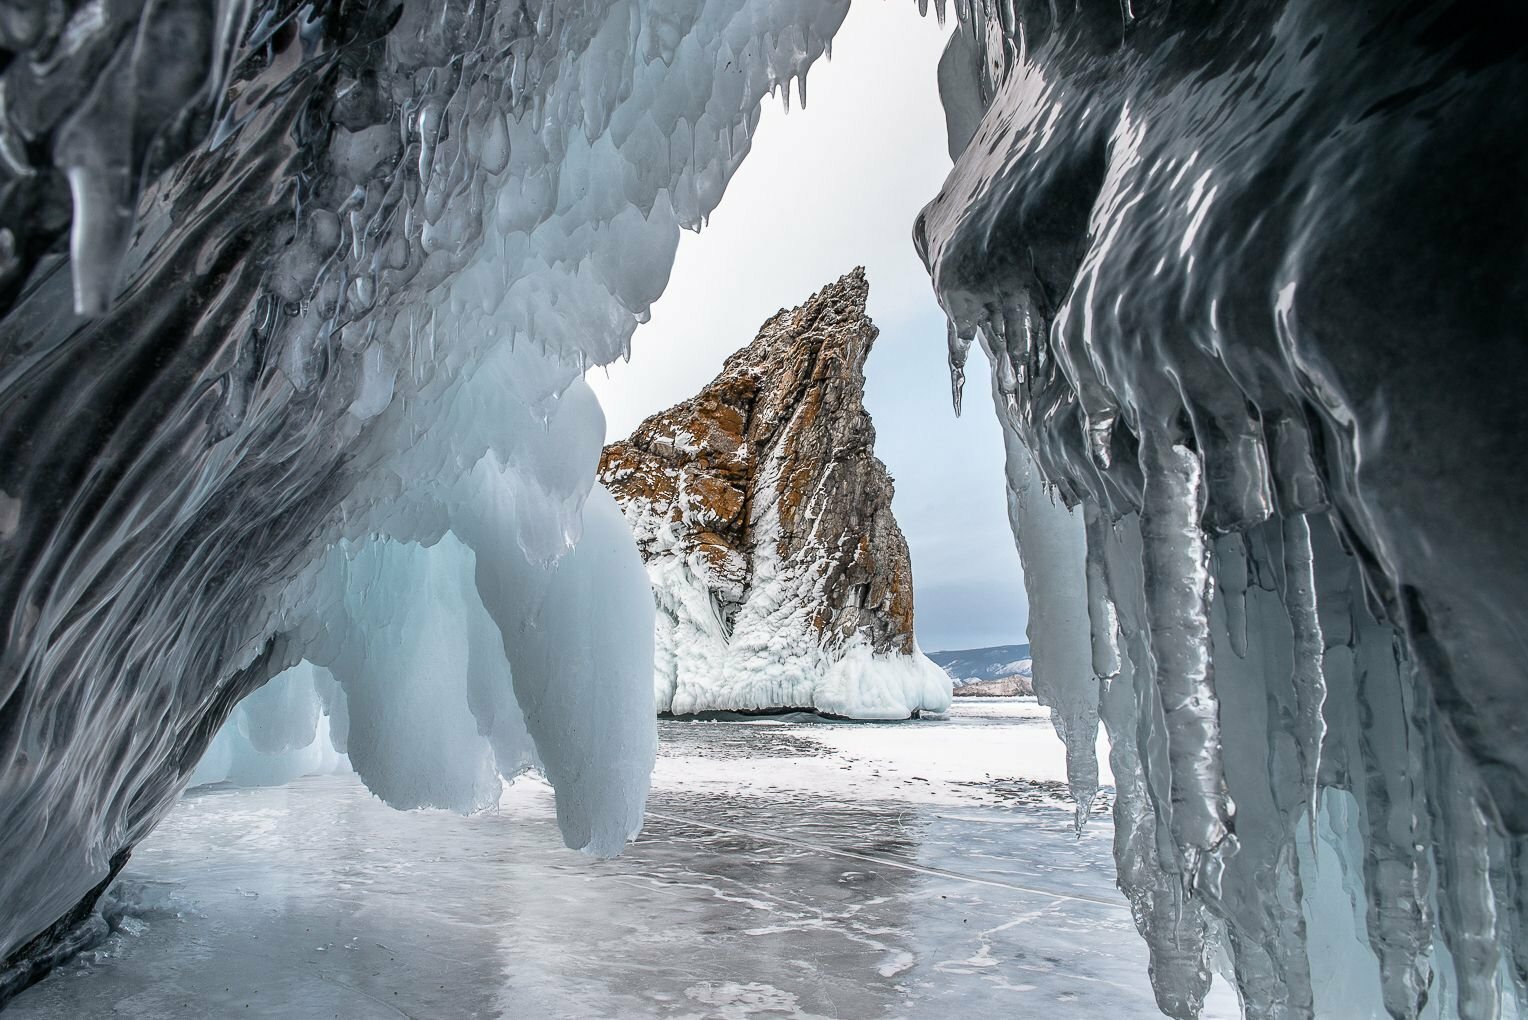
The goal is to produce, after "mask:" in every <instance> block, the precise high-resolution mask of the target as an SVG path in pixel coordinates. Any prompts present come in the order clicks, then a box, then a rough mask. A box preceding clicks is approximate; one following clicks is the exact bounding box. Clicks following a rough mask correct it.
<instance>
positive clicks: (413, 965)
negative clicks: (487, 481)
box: [7, 699, 1237, 1020]
mask: <svg viewBox="0 0 1528 1020" xmlns="http://www.w3.org/2000/svg"><path fill="white" fill-rule="evenodd" d="M659 730H660V734H659V738H660V749H659V760H658V767H657V770H656V772H655V774H654V780H653V794H652V798H651V801H650V803H649V814H648V820H647V826H646V828H645V830H644V831H643V834H642V836H641V838H640V839H638V840H637V842H636V843H634V844H633V845H631V846H630V847H628V848H627V850H626V852H625V853H624V854H623V855H622V856H620V857H618V858H616V859H614V860H608V861H597V860H592V859H590V858H588V857H585V856H584V855H582V854H579V853H575V852H573V851H569V850H567V849H565V848H564V847H563V846H562V843H561V840H560V838H559V836H558V833H557V829H556V823H555V820H554V817H553V811H552V798H551V793H550V791H549V790H548V789H547V787H545V786H544V785H542V784H540V783H537V782H535V781H533V780H525V779H522V780H521V781H520V782H519V783H517V784H516V785H515V786H514V787H512V788H511V789H510V790H509V791H508V792H506V794H505V796H504V798H503V801H502V803H501V808H500V810H499V811H498V812H494V813H486V814H481V815H477V816H473V817H468V818H464V817H460V816H457V815H452V814H448V813H443V812H434V811H429V812H408V813H403V812H397V811H393V810H392V809H390V808H388V807H386V806H384V805H383V804H382V803H381V802H380V801H378V800H376V799H375V798H373V797H372V796H371V795H370V794H369V793H367V791H366V790H365V788H364V787H362V786H361V785H360V783H359V781H358V780H357V779H356V778H355V777H354V776H353V775H342V776H328V777H321V778H309V779H304V780H301V781H299V782H297V783H294V784H292V785H290V786H286V787H279V788H271V789H256V790H249V789H231V788H230V789H219V788H204V789H202V790H197V791H193V792H191V793H190V794H188V795H187V796H186V798H185V800H184V801H183V802H182V804H181V806H180V807H179V808H177V809H176V811H175V812H174V813H173V814H172V815H171V816H170V817H169V818H168V819H167V820H166V821H165V822H164V824H162V825H161V826H160V827H159V829H158V830H157V831H156V832H155V833H154V835H153V836H152V837H151V838H150V839H149V840H148V841H147V842H145V843H144V844H143V845H142V846H140V847H139V849H138V851H137V852H136V854H135V855H134V857H133V859H132V861H131V863H130V864H129V865H128V868H127V870H126V872H125V873H124V878H123V880H122V884H121V885H122V889H123V896H124V898H125V899H126V900H127V901H129V902H133V903H136V904H138V906H136V907H135V908H134V909H133V910H131V911H130V912H129V913H128V914H127V915H126V916H125V917H124V918H123V919H122V920H121V921H120V922H118V926H117V930H116V931H115V932H114V933H113V935H112V936H111V938H110V939H109V940H108V941H107V942H106V943H105V944H104V945H103V946H101V947H100V948H99V949H97V950H95V951H92V952H90V953H87V954H85V955H84V956H82V957H81V958H79V959H77V960H76V961H74V962H73V963H71V964H69V965H67V966H65V967H63V968H61V969H59V970H58V971H56V972H55V973H54V974H53V975H52V976H51V977H49V978H48V979H47V980H46V981H44V982H42V983H41V984H39V985H37V986H35V987H34V988H32V989H30V990H29V991H27V992H25V993H23V994H22V995H21V996H19V997H18V998H17V999H16V1000H15V1001H14V1002H13V1003H12V1005H11V1007H10V1009H9V1010H8V1011H7V1020H12V1018H14V1020H27V1018H68V1020H78V1018H81V1017H98V1016H123V1017H232V1016H244V1017H249V1016H278V1017H329V1016H334V1017H344V1018H347V1020H351V1018H371V1017H389V1018H395V1017H419V1018H426V1017H428V1018H436V1017H479V1016H481V1017H513V1018H540V1017H576V1018H585V1017H646V1016H657V1017H687V1018H700V1017H715V1018H723V1020H732V1018H747V1017H812V1018H815V1017H834V1018H840V1020H850V1018H861V1017H864V1018H868V1017H928V1018H945V1017H954V1016H963V1015H969V1016H1006V1017H1043V1018H1047V1020H1050V1018H1062V1017H1078V1018H1084V1017H1086V1018H1093V1017H1103V1016H1108V1017H1113V1018H1118V1020H1125V1018H1135V1017H1151V1016H1156V1015H1157V1012H1156V1009H1155V1007H1154V1005H1153V1002H1152V997H1151V990H1150V988H1149V986H1148V984H1147V980H1146V954H1145V950H1144V948H1143V946H1142V944H1141V943H1140V941H1139V939H1138V938H1137V936H1136V933H1135V929H1134V926H1133V924H1132V922H1131V919H1130V915H1129V912H1128V910H1127V909H1126V907H1125V905H1124V900H1123V898H1122V897H1121V896H1120V895H1119V894H1118V893H1117V892H1116V891H1115V889H1114V885H1113V866H1112V863H1111V861H1110V840H1111V838H1112V835H1111V831H1110V825H1109V818H1108V815H1107V812H1106V809H1101V810H1100V811H1099V812H1098V813H1096V814H1095V816H1094V818H1093V820H1092V822H1090V824H1089V826H1088V828H1087V830H1086V831H1085V832H1084V834H1083V836H1082V838H1081V839H1080V840H1078V839H1074V838H1073V836H1072V827H1071V808H1070V805H1069V804H1068V803H1066V802H1065V801H1064V800H1063V799H1062V796H1063V793H1062V788H1061V786H1060V783H1059V780H1060V779H1061V778H1062V765H1061V745H1060V743H1059V742H1058V741H1057V740H1056V737H1055V735H1054V732H1053V731H1052V729H1051V726H1050V722H1049V720H1048V718H1047V717H1046V715H1045V714H1044V712H1043V711H1042V710H1040V709H1039V708H1038V707H1037V706H1036V705H1035V704H1034V702H1033V700H1031V699H1023V700H1012V701H1009V700H1001V701H982V702H977V703H964V702H957V703H956V705H955V708H954V710H953V712H952V714H951V716H950V717H949V718H948V719H943V720H921V721H915V722H907V723H894V724H865V723H825V722H820V721H808V720H795V719H786V720H767V721H765V720H754V721H747V722H680V721H671V720H665V721H660V723H659ZM1104 779H1105V781H1106V782H1107V781H1108V775H1107V772H1106V773H1105V776H1104ZM1103 799H1104V800H1105V801H1107V797H1105V798H1103ZM1205 1015H1206V1016H1207V1017H1232V1016H1235V1015H1237V1011H1236V1008H1235V1002H1234V999H1233V997H1232V996H1231V995H1230V994H1229V992H1228V991H1227V989H1226V987H1225V985H1224V983H1223V982H1220V981H1217V986H1216V990H1215V993H1214V995H1213V996H1212V999H1211V1003H1210V1008H1208V1009H1207V1010H1206V1013H1205Z"/></svg>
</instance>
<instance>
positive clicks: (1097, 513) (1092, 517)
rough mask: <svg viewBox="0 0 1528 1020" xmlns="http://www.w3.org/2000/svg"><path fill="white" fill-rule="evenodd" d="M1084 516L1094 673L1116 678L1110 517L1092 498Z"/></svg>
mask: <svg viewBox="0 0 1528 1020" xmlns="http://www.w3.org/2000/svg"><path fill="white" fill-rule="evenodd" d="M1082 520H1083V527H1084V528H1085V529H1086V532H1087V543H1088V563H1087V585H1088V629H1089V631H1090V632H1091V634H1092V638H1093V675H1094V676H1096V677H1098V678H1099V679H1100V680H1112V679H1114V677H1116V676H1118V675H1119V671H1120V652H1119V646H1118V644H1117V643H1116V640H1115V631H1116V629H1117V628H1116V625H1115V610H1114V603H1113V602H1112V601H1111V600H1110V598H1109V579H1108V565H1107V563H1106V562H1105V559H1104V556H1105V547H1106V545H1107V543H1108V541H1109V521H1108V518H1107V517H1105V516H1104V513H1103V511H1101V510H1100V509H1099V508H1098V505H1097V504H1096V503H1093V502H1091V501H1089V502H1088V503H1086V504H1084V505H1083V508H1082Z"/></svg>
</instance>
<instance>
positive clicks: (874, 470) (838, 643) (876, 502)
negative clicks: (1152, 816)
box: [600, 269, 950, 718]
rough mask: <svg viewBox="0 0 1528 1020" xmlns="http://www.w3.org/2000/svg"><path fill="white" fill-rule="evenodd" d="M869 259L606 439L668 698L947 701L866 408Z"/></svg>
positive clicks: (688, 707)
mask: <svg viewBox="0 0 1528 1020" xmlns="http://www.w3.org/2000/svg"><path fill="white" fill-rule="evenodd" d="M868 292H869V284H868V283H867V282H866V279H865V274H864V271H863V269H855V270H854V271H853V272H851V273H849V274H848V275H846V276H844V277H843V278H842V279H840V280H838V281H837V282H836V283H834V284H831V285H830V286H828V287H825V288H823V289H822V290H821V291H820V292H818V293H817V294H815V295H813V296H812V298H811V299H810V300H809V301H807V302H806V303H805V304H803V305H802V306H801V307H799V308H795V309H791V310H789V311H784V310H782V311H780V312H778V313H777V314H775V315H774V316H773V317H772V318H770V319H769V321H768V322H766V323H765V324H764V326H763V328H762V329H761V330H760V331H759V335H758V336H757V338H755V339H754V341H753V342H752V343H751V344H749V345H748V346H747V347H745V348H743V349H742V350H740V351H738V352H737V353H735V354H733V355H732V356H731V357H730V358H728V359H727V361H726V363H725V365H724V366H723V368H722V371H721V374H720V375H718V376H717V377H716V378H715V379H714V380H712V382H711V383H710V384H709V385H707V386H706V387H705V388H704V389H703V390H701V391H700V393H699V394H697V395H696V396H695V397H693V398H692V399H690V400H687V401H685V402H684V403H682V404H678V405H676V406H675V407H672V408H670V409H669V410H667V411H664V412H662V413H661V414H657V415H654V416H653V417H651V418H649V419H647V420H646V421H645V422H643V423H642V425H641V426H640V427H638V428H637V430H636V431H635V432H634V433H632V435H631V437H630V438H629V439H626V440H623V441H621V442H617V443H612V444H610V445H609V446H607V447H606V448H605V452H604V456H603V457H602V458H601V460H600V480H601V481H602V482H603V483H604V485H605V486H606V488H608V489H609V490H610V492H611V493H612V494H613V495H614V496H615V498H616V500H617V501H618V502H619V503H620V504H621V507H622V509H623V511H624V512H625V514H626V518H627V520H628V521H629V522H630V523H631V526H632V531H633V532H634V534H635V536H636V539H637V545H638V547H639V549H640V550H641V553H642V558H643V560H644V561H645V562H646V564H647V571H648V576H649V577H650V578H651V580H652V584H653V591H654V595H655V597H656V600H657V604H658V614H657V618H658V623H657V634H656V638H657V642H656V644H657V649H656V656H655V662H654V683H655V687H656V695H657V702H658V709H659V711H672V712H674V713H676V714H681V715H682V714H690V713H696V712H705V711H717V710H739V711H752V710H768V709H786V708H798V709H800V708H804V709H812V710H815V711H819V712H823V713H826V714H830V715H840V716H847V717H852V718H900V717H905V716H909V715H914V714H917V713H918V712H920V711H943V710H945V709H946V708H947V707H948V705H949V699H950V681H949V679H948V677H946V676H945V674H944V673H943V671H942V670H940V669H939V668H938V667H937V666H935V665H934V664H933V663H932V662H930V661H929V660H928V659H927V658H926V657H925V656H924V655H923V654H922V652H920V651H919V650H918V646H917V642H916V641H915V640H914V638H913V587H912V568H911V565H910V563H909V559H908V552H907V542H906V540H905V539H903V537H902V532H901V530H900V529H899V528H898V527H897V522H896V519H895V518H894V517H893V516H892V512H891V497H892V480H891V476H890V474H889V473H888V472H887V470H886V466H885V465H884V464H882V463H881V462H880V461H879V460H878V459H876V457H875V453H874V451H873V446H874V443H875V428H874V426H873V425H872V424H871V422H870V416H869V414H867V413H866V411H865V408H864V404H863V395H864V385H865V376H864V366H865V358H866V356H867V355H869V353H870V347H871V345H872V344H873V343H874V342H875V338H876V336H877V334H878V332H879V331H878V330H877V329H876V327H875V325H874V324H873V323H872V322H871V321H870V319H869V317H868V316H867V315H866V313H865V299H866V296H867V294H868Z"/></svg>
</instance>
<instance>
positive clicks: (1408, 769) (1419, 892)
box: [1353, 605, 1433, 1020]
mask: <svg viewBox="0 0 1528 1020" xmlns="http://www.w3.org/2000/svg"><path fill="white" fill-rule="evenodd" d="M1353 612H1354V624H1353V627H1354V633H1355V635H1356V640H1355V642H1354V650H1355V663H1354V665H1355V670H1356V675H1357V678H1358V702H1359V705H1360V706H1362V708H1361V710H1360V711H1359V713H1358V716H1359V725H1360V746H1361V749H1362V753H1363V758H1364V761H1365V763H1366V771H1365V776H1364V782H1363V783H1362V786H1361V787H1360V789H1361V792H1362V794H1363V802H1364V805H1365V811H1364V814H1363V815H1362V816H1361V818H1360V823H1361V825H1362V827H1363V830H1364V831H1363V837H1364V845H1365V846H1367V847H1368V849H1369V852H1368V853H1367V854H1366V855H1365V856H1364V860H1363V870H1364V891H1365V893H1366V896H1367V917H1366V922H1367V928H1368V934H1369V945H1370V946H1371V947H1372V948H1373V950H1374V954H1375V956H1377V957H1378V958H1379V964H1380V980H1381V986H1382V990H1383V995H1384V1000H1385V1010H1386V1012H1388V1013H1389V1014H1390V1015H1391V1016H1392V1017H1396V1018H1398V1020H1411V1018H1415V1017H1417V1016H1420V1015H1421V1012H1422V1006H1423V1004H1424V1003H1426V1001H1427V995H1428V990H1429V989H1430V988H1431V987H1432V983H1433V971H1432V964H1431V962H1430V959H1429V956H1430V945H1431V941H1432V911H1431V908H1430V905H1429V902H1428V900H1429V896H1428V887H1429V885H1430V884H1431V882H1432V875H1431V869H1430V868H1429V866H1428V861H1427V853H1426V847H1427V845H1428V843H1429V842H1430V841H1431V836H1430V834H1429V832H1428V827H1427V812H1426V810H1425V806H1424V804H1423V796H1424V795H1423V793H1422V791H1421V789H1420V783H1421V782H1422V780H1421V778H1420V777H1421V775H1422V770H1423V768H1424V767H1425V765H1424V762H1423V758H1422V755H1421V754H1420V753H1419V751H1418V746H1419V745H1420V744H1421V740H1420V738H1419V734H1418V733H1417V732H1416V730H1415V728H1414V725H1413V723H1412V712H1413V705H1412V702H1413V701H1414V694H1413V692H1412V691H1411V689H1410V688H1411V679H1410V671H1411V666H1410V664H1409V663H1407V662H1406V661H1405V659H1404V657H1403V653H1402V652H1401V649H1400V645H1399V642H1398V640H1397V638H1396V636H1395V633H1394V632H1393V631H1391V630H1390V628H1388V627H1386V626H1385V625H1383V624H1380V623H1377V622H1375V621H1374V620H1372V619H1370V618H1369V617H1368V615H1367V613H1366V611H1365V610H1364V608H1363V607H1362V606H1361V605H1355V606H1354V610H1353Z"/></svg>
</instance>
